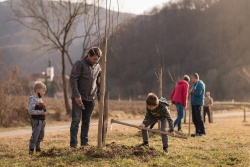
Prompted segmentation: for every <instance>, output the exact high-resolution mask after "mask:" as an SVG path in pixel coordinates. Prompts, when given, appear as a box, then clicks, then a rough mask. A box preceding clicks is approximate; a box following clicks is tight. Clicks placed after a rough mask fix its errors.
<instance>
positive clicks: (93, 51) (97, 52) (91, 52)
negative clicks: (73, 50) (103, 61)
mask: <svg viewBox="0 0 250 167" xmlns="http://www.w3.org/2000/svg"><path fill="white" fill-rule="evenodd" d="M88 55H90V56H94V55H97V56H99V57H101V56H102V51H101V49H99V48H98V47H92V48H90V49H89V52H88Z"/></svg>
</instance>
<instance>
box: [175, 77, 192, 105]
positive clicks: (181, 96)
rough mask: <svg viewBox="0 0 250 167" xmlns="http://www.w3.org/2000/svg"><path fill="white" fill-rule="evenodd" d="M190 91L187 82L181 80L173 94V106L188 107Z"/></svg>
mask: <svg viewBox="0 0 250 167" xmlns="http://www.w3.org/2000/svg"><path fill="white" fill-rule="evenodd" d="M188 89H189V84H188V82H187V81H185V80H180V81H178V83H177V84H176V86H175V88H174V90H173V91H172V93H171V101H172V103H173V104H175V103H181V104H182V105H183V106H185V107H186V106H187V101H188Z"/></svg>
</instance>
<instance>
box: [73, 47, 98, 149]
mask: <svg viewBox="0 0 250 167" xmlns="http://www.w3.org/2000/svg"><path fill="white" fill-rule="evenodd" d="M101 56H102V51H101V50H100V49H99V48H97V47H92V48H91V49H90V50H89V51H88V54H87V55H86V57H84V58H83V59H82V60H78V61H76V62H75V64H74V67H73V68H72V70H71V75H70V85H71V89H72V122H71V126H70V146H71V147H72V148H76V147H77V143H78V142H77V133H78V128H79V123H80V119H81V117H82V126H81V146H88V145H89V144H88V132H89V124H90V118H91V115H92V112H93V110H94V106H95V98H96V92H97V85H96V83H97V82H96V80H97V78H98V77H99V76H100V74H101V67H100V65H99V64H98V63H99V60H100V58H101Z"/></svg>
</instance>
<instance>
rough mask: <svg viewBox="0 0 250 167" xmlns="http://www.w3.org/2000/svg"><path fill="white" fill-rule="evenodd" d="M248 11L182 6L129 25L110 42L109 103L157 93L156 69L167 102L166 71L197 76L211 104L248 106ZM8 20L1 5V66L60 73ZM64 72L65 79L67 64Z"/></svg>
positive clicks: (230, 1) (245, 5) (199, 0)
mask: <svg viewBox="0 0 250 167" xmlns="http://www.w3.org/2000/svg"><path fill="white" fill-rule="evenodd" d="M249 8H250V1H249V0H237V1H236V0H185V1H180V2H178V3H170V4H166V6H165V7H164V8H163V9H157V8H155V9H153V10H152V11H151V13H149V14H148V15H140V16H137V17H136V18H134V19H132V20H130V21H129V22H128V23H126V25H123V27H122V29H121V31H120V33H119V34H118V36H117V37H116V40H115V41H110V43H111V44H112V45H111V46H110V47H109V55H108V72H107V86H108V90H109V91H110V96H111V98H113V99H117V98H119V97H120V98H121V99H128V98H129V97H131V98H132V99H138V98H139V97H142V98H143V97H145V96H146V95H147V93H148V92H157V78H156V76H155V70H156V68H157V67H158V66H159V64H160V65H162V66H163V73H164V74H163V96H164V97H166V98H167V99H169V95H170V92H171V90H172V89H173V87H174V82H173V81H172V80H171V78H170V77H169V74H168V71H170V73H171V74H172V76H173V78H174V80H175V81H176V80H178V79H179V78H181V77H182V75H184V74H192V73H194V72H197V73H199V74H200V78H201V79H202V80H203V81H204V82H205V83H206V86H207V90H209V91H211V92H212V95H213V97H214V99H215V100H232V99H235V100H237V101H243V100H248V99H249V93H250V87H249V83H248V82H247V81H246V80H245V79H244V78H243V77H241V72H240V71H241V68H242V67H248V66H250V62H249V61H250V56H249V53H250V47H249V43H250V38H249V36H250V21H249V16H250V11H249ZM9 14H10V11H9V10H8V8H7V7H6V5H4V3H0V21H1V23H0V34H1V36H0V52H1V61H2V62H3V63H4V64H5V65H11V66H15V65H17V66H19V67H20V69H21V70H23V71H24V72H23V73H27V74H28V73H29V72H31V71H32V72H39V71H41V70H43V69H44V70H45V68H46V67H47V62H48V60H49V58H52V63H54V66H55V69H56V71H59V70H60V67H59V65H60V63H59V64H58V63H57V62H58V61H59V62H60V60H59V58H60V57H59V56H57V54H58V53H53V54H48V55H44V54H43V53H40V52H37V51H36V52H34V50H32V44H33V42H34V40H33V38H32V37H33V36H34V34H32V33H29V31H27V30H26V29H25V28H24V27H22V26H20V25H18V24H16V23H13V22H6V20H7V18H8V17H7V16H8V15H9ZM128 16H129V17H131V16H130V15H128V14H124V15H120V17H123V18H127V17H128ZM133 17H134V16H133ZM120 19H122V18H120ZM71 49H72V50H73V54H72V57H73V60H74V61H75V60H77V59H79V58H80V57H81V56H82V55H81V52H82V50H83V48H82V47H81V42H78V43H75V44H74V45H73V47H72V48H71ZM157 49H158V51H159V54H158V53H157ZM67 67H68V68H67V74H69V73H70V69H71V68H70V65H69V63H68V64H67ZM9 69H12V68H9Z"/></svg>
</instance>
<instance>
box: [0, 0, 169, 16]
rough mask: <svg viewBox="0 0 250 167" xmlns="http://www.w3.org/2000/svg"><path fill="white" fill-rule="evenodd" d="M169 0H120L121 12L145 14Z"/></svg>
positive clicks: (1, 0) (114, 0)
mask: <svg viewBox="0 0 250 167" xmlns="http://www.w3.org/2000/svg"><path fill="white" fill-rule="evenodd" d="M3 1H5V0H0V2H3ZM89 1H93V0H89ZM104 1H105V0H104ZM108 1H110V0H108ZM169 1H170V0H118V2H119V11H120V12H126V13H133V14H143V12H145V11H148V10H150V9H151V8H153V7H155V6H159V7H161V6H162V5H163V4H164V3H166V2H169ZM111 4H112V7H111V10H115V11H117V10H118V7H117V6H118V5H117V0H111ZM104 7H105V5H104Z"/></svg>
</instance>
